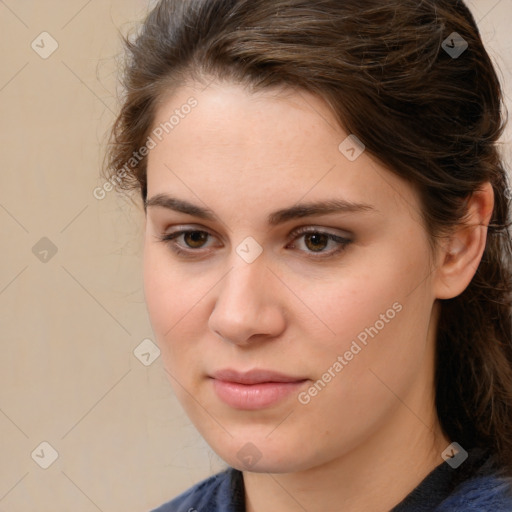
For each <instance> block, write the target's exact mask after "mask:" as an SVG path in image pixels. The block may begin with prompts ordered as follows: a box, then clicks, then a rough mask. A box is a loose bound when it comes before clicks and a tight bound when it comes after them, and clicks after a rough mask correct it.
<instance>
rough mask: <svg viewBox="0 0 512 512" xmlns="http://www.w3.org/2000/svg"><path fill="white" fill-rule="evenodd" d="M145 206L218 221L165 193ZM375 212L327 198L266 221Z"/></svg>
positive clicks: (273, 223) (283, 211) (285, 210)
mask: <svg viewBox="0 0 512 512" xmlns="http://www.w3.org/2000/svg"><path fill="white" fill-rule="evenodd" d="M144 204H145V208H150V207H153V206H160V207H162V208H167V209H169V210H173V211H176V212H181V213H185V214H187V215H192V216H194V217H199V218H200V219H204V220H209V221H220V219H219V218H218V217H217V215H215V213H214V212H213V211H212V210H211V209H210V208H207V207H202V206H197V205H195V204H192V203H189V202H188V201H185V200H183V199H178V198H176V197H171V196H168V195H166V194H157V195H155V196H153V197H151V198H150V199H146V201H145V203H144ZM358 212H377V210H376V208H374V207H373V206H371V205H369V204H364V203H354V202H350V201H346V200H344V199H329V200H326V201H318V202H309V203H299V204H295V205H293V206H291V207H289V208H283V209H281V210H277V211H275V212H272V213H271V214H269V215H268V217H267V223H268V224H269V225H271V226H277V225H278V224H283V223H285V222H287V221H289V220H293V219H299V218H303V217H311V216H314V215H329V214H334V213H358Z"/></svg>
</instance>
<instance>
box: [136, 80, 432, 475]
mask: <svg viewBox="0 0 512 512" xmlns="http://www.w3.org/2000/svg"><path fill="white" fill-rule="evenodd" d="M284 92H286V95H285V94H284ZM187 105H188V106H187ZM170 120H171V121H170ZM166 122H167V125H165V123H166ZM154 128H155V129H154V131H153V134H152V140H153V141H152V142H151V143H150V144H149V145H150V147H152V149H151V150H150V153H149V156H148V195H147V197H148V202H149V205H148V208H147V218H146V233H145V246H144V281H145V297H146V301H147V306H148V311H149V315H150V320H151V323H152V326H153V329H154V333H155V335H156V338H157V341H158V344H159V346H160V349H161V351H162V358H163V363H164V365H165V368H166V371H167V373H168V375H169V379H170V382H171V384H172V386H173V388H174V391H175V393H176V395H177V396H178V398H179V400H180V402H181V403H182V404H183V407H184V408H185V410H186V412H187V414H188V415H189V416H190V418H191V420H192V421H193V423H194V424H195V425H196V427H197V428H198V430H199V431H200V432H201V434H202V435H203V436H204V438H205V439H206V441H207V442H208V443H209V444H210V445H211V446H212V448H213V449H214V450H215V451H216V452H217V453H218V454H219V455H220V456H221V457H222V458H223V459H224V460H226V461H227V462H228V463H229V464H230V465H232V466H234V467H238V468H240V469H251V470H253V471H269V472H293V471H299V470H305V469H308V468H313V467H316V466H320V465H322V464H326V463H328V462H330V461H332V460H334V459H336V458H338V457H341V456H344V455H347V454H349V453H356V452H357V451H359V452H361V450H363V449H364V450H366V451H371V450H377V449H378V448H379V447H380V448H382V447H383V446H385V445H387V446H389V448H390V449H391V448H393V449H399V447H400V443H401V442H404V441H405V439H406V434H404V433H406V432H426V433H428V428H427V426H426V425H427V423H430V419H431V417H432V414H433V413H432V411H433V406H432V400H433V389H432V387H433V385H432V373H433V341H434V333H433V327H432V325H431V323H430V322H431V317H432V316H433V308H432V306H433V302H434V299H435V296H434V292H433V274H432V268H433V267H432V262H431V258H430V256H429V244H428V238H427V234H426V232H425V229H424V228H423V225H422V221H421V217H420V207H419V202H418V198H417V196H416V194H415V192H414V191H413V189H412V188H411V187H410V186H409V185H408V184H407V183H405V182H404V181H402V180H401V179H399V178H398V177H397V176H395V175H394V174H392V173H391V172H389V171H388V170H386V169H385V168H384V167H383V166H382V165H380V164H379V163H377V162H376V161H374V160H373V159H372V158H371V157H370V155H369V154H368V152H365V151H363V152H362V153H361V150H362V149H363V148H362V147H360V146H357V144H355V142H354V141H353V140H351V139H350V138H349V139H347V136H348V135H349V134H348V133H345V132H344V131H343V130H342V129H341V128H339V127H338V125H337V123H336V121H335V119H334V117H333V115H332V114H331V112H330V110H329V109H328V107H327V106H326V104H325V103H324V102H323V101H322V100H320V99H319V98H317V97H315V96H313V95H310V94H308V93H306V92H294V91H292V90H287V91H281V92H280V93H279V94H278V91H277V90H274V91H269V90H267V91H265V92H262V93H257V94H254V93H250V92H247V91H246V90H244V89H243V88H242V87H241V86H238V85H227V84H218V83H215V82H214V83H212V84H211V85H210V86H208V87H207V88H206V89H204V87H200V86H199V85H196V86H192V85H191V86H187V87H182V88H180V89H179V90H178V91H176V93H175V94H173V95H172V96H170V97H168V98H166V99H165V101H164V102H162V104H161V106H160V108H159V110H158V112H157V115H156V119H155V124H154ZM373 129H378V127H374V128H373ZM166 132H168V133H166ZM160 139H161V140H160ZM389 143H390V144H393V140H392V138H391V137H390V141H389ZM340 144H341V146H340ZM359 153H360V154H359ZM183 232H184V233H183ZM179 233H181V234H179ZM170 235H173V237H172V238H170V239H169V240H167V241H162V240H161V239H160V238H161V237H165V236H170Z"/></svg>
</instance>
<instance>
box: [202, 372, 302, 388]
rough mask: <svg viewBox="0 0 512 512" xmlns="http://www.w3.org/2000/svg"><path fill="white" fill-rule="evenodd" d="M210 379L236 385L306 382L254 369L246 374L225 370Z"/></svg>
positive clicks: (277, 373)
mask: <svg viewBox="0 0 512 512" xmlns="http://www.w3.org/2000/svg"><path fill="white" fill-rule="evenodd" d="M212 377H213V378H214V379H217V380H222V381H225V382H234V383H236V384H262V383H264V382H301V381H303V380H306V379H304V378H301V377H293V376H290V375H285V374H283V373H279V372H274V371H272V370H260V369H254V370H250V371H247V372H239V371H237V370H232V369H230V368H227V369H225V370H219V371H216V372H215V373H213V374H212Z"/></svg>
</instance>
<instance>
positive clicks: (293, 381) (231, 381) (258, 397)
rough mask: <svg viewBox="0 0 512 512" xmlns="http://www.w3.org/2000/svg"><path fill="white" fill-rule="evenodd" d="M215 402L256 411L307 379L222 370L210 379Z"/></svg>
mask: <svg viewBox="0 0 512 512" xmlns="http://www.w3.org/2000/svg"><path fill="white" fill-rule="evenodd" d="M210 379H211V380H212V383H213V387H214V390H215V392H216V394H217V396H218V398H219V399H220V400H221V401H223V402H224V403H225V404H227V405H229V406H230V407H232V408H234V409H241V410H257V409H265V408H267V407H271V406H273V405H276V404H277V403H278V402H281V401H282V400H284V399H285V398H287V397H290V395H291V394H293V393H294V392H296V393H297V392H298V390H299V389H300V388H301V387H302V386H303V385H304V383H305V382H307V381H308V379H306V378H303V377H294V376H291V375H285V374H283V373H279V372H274V371H271V370H259V369H256V370H251V371H248V372H238V371H236V370H231V369H225V370H220V371H218V372H215V373H214V374H213V375H212V376H210Z"/></svg>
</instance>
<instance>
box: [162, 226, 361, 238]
mask: <svg viewBox="0 0 512 512" xmlns="http://www.w3.org/2000/svg"><path fill="white" fill-rule="evenodd" d="M333 230H334V231H335V232H333ZM340 231H341V233H340ZM190 232H204V233H207V234H208V235H210V236H215V237H217V235H215V234H214V233H212V230H211V229H210V228H206V227H203V226H197V225H190V226H187V225H186V224H185V225H184V227H179V228H177V229H175V230H172V231H169V232H167V230H165V233H164V235H163V236H166V235H171V234H176V235H181V234H184V233H190ZM308 232H310V233H321V234H326V235H333V236H339V237H340V238H352V236H353V235H352V234H351V233H350V232H349V231H347V230H343V229H340V228H329V227H321V226H315V225H306V226H298V227H296V228H293V229H292V230H291V231H290V233H289V234H288V235H287V238H290V237H292V236H293V235H295V234H306V233H308Z"/></svg>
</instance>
